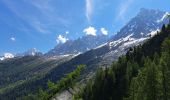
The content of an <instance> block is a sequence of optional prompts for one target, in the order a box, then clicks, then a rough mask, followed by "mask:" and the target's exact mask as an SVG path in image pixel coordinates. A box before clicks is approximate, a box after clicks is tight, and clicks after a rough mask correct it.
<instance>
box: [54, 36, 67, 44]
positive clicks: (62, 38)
mask: <svg viewBox="0 0 170 100" xmlns="http://www.w3.org/2000/svg"><path fill="white" fill-rule="evenodd" d="M68 40H69V39H67V38H66V37H64V36H62V35H59V36H58V37H57V40H56V41H57V43H66V42H67V41H68Z"/></svg>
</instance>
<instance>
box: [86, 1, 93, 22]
mask: <svg viewBox="0 0 170 100" xmlns="http://www.w3.org/2000/svg"><path fill="white" fill-rule="evenodd" d="M92 14H93V0H86V18H87V20H88V21H89V22H90V21H91V16H92Z"/></svg>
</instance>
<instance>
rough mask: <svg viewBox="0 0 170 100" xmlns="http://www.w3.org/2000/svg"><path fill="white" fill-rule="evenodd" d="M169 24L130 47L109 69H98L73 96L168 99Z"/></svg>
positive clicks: (95, 99) (85, 98)
mask: <svg viewBox="0 0 170 100" xmlns="http://www.w3.org/2000/svg"><path fill="white" fill-rule="evenodd" d="M169 34H170V25H168V26H167V27H165V25H163V27H162V31H161V32H158V33H157V35H156V36H155V37H153V38H152V39H150V40H148V41H147V42H146V43H144V44H143V45H139V46H137V47H134V48H130V49H129V51H128V52H127V54H126V56H122V57H120V58H119V59H118V61H116V62H114V63H113V65H112V66H111V67H110V68H105V69H99V70H98V71H97V73H96V77H95V79H94V81H90V82H89V83H88V84H87V85H86V87H85V88H84V89H83V91H81V92H80V93H79V94H78V96H77V97H76V99H77V100H78V99H82V100H170V36H169Z"/></svg>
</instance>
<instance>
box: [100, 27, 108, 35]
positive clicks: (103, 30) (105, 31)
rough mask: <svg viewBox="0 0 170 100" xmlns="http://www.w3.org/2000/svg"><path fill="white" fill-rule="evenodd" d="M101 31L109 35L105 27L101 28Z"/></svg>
mask: <svg viewBox="0 0 170 100" xmlns="http://www.w3.org/2000/svg"><path fill="white" fill-rule="evenodd" d="M100 31H101V32H102V34H103V35H108V31H107V30H106V29H105V28H101V29H100Z"/></svg>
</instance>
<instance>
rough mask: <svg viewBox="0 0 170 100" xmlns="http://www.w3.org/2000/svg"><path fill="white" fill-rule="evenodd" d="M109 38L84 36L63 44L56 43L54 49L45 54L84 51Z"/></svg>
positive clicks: (52, 54) (104, 36)
mask: <svg viewBox="0 0 170 100" xmlns="http://www.w3.org/2000/svg"><path fill="white" fill-rule="evenodd" d="M108 40H109V36H106V35H98V36H90V35H87V36H84V37H82V38H79V39H77V40H70V41H67V42H66V43H64V44H58V45H57V46H56V47H55V48H54V49H52V50H50V51H49V52H48V53H47V54H46V55H47V56H54V55H66V54H78V53H84V52H86V51H88V50H90V49H92V48H95V47H97V46H99V45H101V44H103V43H105V42H107V41H108Z"/></svg>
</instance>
